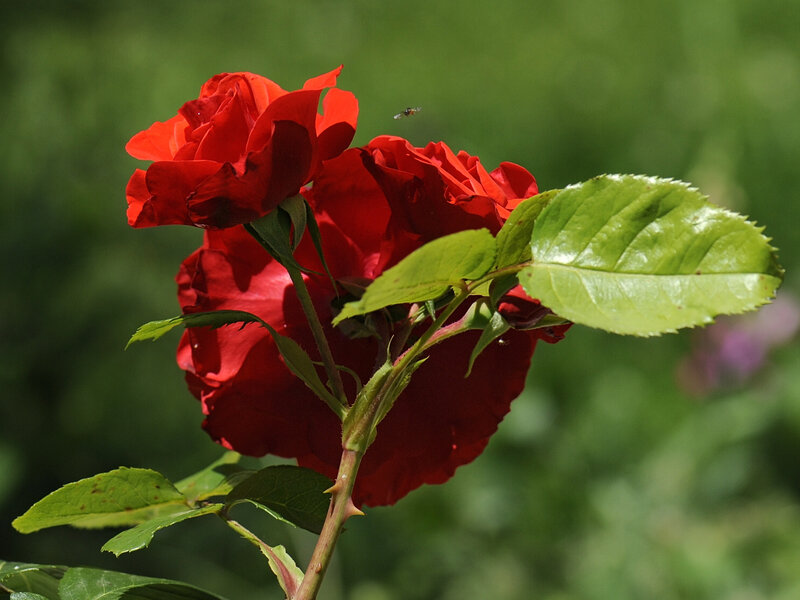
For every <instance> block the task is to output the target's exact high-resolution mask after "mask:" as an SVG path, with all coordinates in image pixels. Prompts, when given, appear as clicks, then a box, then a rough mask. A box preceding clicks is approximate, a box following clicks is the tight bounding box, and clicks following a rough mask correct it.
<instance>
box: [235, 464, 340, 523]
mask: <svg viewBox="0 0 800 600" xmlns="http://www.w3.org/2000/svg"><path fill="white" fill-rule="evenodd" d="M332 483H333V482H331V481H330V480H329V479H328V478H327V477H325V476H324V475H320V474H319V473H317V472H316V471H313V470H311V469H305V468H303V467H295V466H292V465H275V466H271V467H266V468H264V469H261V470H260V471H258V472H257V473H254V474H253V475H251V476H250V477H248V478H247V479H246V480H244V481H242V482H241V483H240V484H238V485H237V486H236V487H235V488H233V490H232V491H231V493H230V494H228V496H227V497H226V499H225V502H226V503H227V504H228V505H230V506H232V505H234V504H237V503H239V502H251V503H252V504H254V505H256V506H258V507H259V508H261V509H263V510H265V511H266V512H268V513H269V514H270V515H272V516H273V517H275V518H276V519H279V520H281V521H284V522H286V523H290V524H291V525H295V526H297V527H302V528H303V529H307V530H308V531H311V532H313V533H319V532H320V531H321V530H322V524H323V523H324V522H325V516H326V515H327V512H328V504H329V503H330V497H329V496H328V495H327V494H326V493H325V490H327V489H328V488H329V487H331V485H332Z"/></svg>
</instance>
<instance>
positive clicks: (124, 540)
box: [101, 504, 223, 556]
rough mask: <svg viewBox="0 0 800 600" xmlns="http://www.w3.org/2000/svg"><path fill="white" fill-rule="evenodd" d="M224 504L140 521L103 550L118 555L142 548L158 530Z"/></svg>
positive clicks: (217, 510)
mask: <svg viewBox="0 0 800 600" xmlns="http://www.w3.org/2000/svg"><path fill="white" fill-rule="evenodd" d="M222 507H223V505H222V504H208V505H206V506H201V507H198V508H189V509H186V510H183V511H180V512H174V513H170V514H168V515H163V516H160V517H156V518H155V519H150V520H148V521H145V522H144V523H139V525H137V526H136V527H133V528H131V529H126V530H125V531H123V532H122V533H118V534H117V535H115V536H114V537H113V538H111V539H110V540H108V541H107V542H106V543H105V544H104V545H103V547H102V548H101V550H104V551H106V552H111V553H113V554H115V555H116V556H119V555H120V554H124V553H125V552H133V551H135V550H141V549H142V548H146V547H147V546H149V545H150V542H151V541H152V539H153V536H154V535H155V534H156V532H157V531H160V530H161V529H164V528H166V527H170V526H172V525H175V524H176V523H180V522H181V521H185V520H187V519H193V518H195V517H201V516H203V515H208V514H213V513H217V512H219V511H220V510H221V509H222Z"/></svg>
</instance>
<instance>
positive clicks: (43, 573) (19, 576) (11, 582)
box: [0, 561, 67, 600]
mask: <svg viewBox="0 0 800 600" xmlns="http://www.w3.org/2000/svg"><path fill="white" fill-rule="evenodd" d="M66 572H67V567H62V566H58V565H35V564H30V563H18V562H5V561H0V585H2V586H4V587H5V588H7V589H9V590H11V591H12V592H31V593H34V594H40V595H41V596H43V597H45V598H47V599H48V600H58V598H59V596H58V582H59V581H60V580H61V578H62V577H63V576H64V573H66Z"/></svg>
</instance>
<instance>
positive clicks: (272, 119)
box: [247, 90, 320, 152]
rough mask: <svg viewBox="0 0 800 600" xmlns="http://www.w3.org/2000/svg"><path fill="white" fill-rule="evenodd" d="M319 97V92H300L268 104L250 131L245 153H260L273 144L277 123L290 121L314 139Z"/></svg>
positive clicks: (289, 94) (291, 93) (290, 93)
mask: <svg viewBox="0 0 800 600" xmlns="http://www.w3.org/2000/svg"><path fill="white" fill-rule="evenodd" d="M319 95H320V91H319V90H300V91H297V92H289V93H288V94H286V95H284V96H281V97H280V98H278V99H277V100H275V101H274V102H272V103H270V105H269V106H267V109H266V110H265V111H264V112H263V113H262V115H261V116H260V117H259V118H258V120H257V121H256V122H255V124H254V125H253V129H252V130H251V131H250V138H249V139H248V141H247V151H248V152H260V151H262V150H263V149H264V148H265V147H266V146H267V144H270V143H273V144H274V142H273V141H272V138H273V137H274V128H275V123H276V122H277V121H292V122H294V123H296V124H297V125H299V126H300V127H302V128H303V129H305V130H306V131H307V132H308V134H307V136H308V137H309V138H311V139H316V131H317V128H316V122H317V106H318V105H319Z"/></svg>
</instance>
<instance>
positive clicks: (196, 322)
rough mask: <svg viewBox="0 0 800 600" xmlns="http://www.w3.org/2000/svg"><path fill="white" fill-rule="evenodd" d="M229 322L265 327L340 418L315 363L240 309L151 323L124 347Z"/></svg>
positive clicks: (286, 358)
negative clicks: (179, 329)
mask: <svg viewBox="0 0 800 600" xmlns="http://www.w3.org/2000/svg"><path fill="white" fill-rule="evenodd" d="M231 323H244V324H246V323H259V324H260V325H261V326H262V327H264V328H265V329H266V330H267V331H268V332H269V334H270V335H271V336H272V339H273V341H274V342H275V345H276V346H277V348H278V351H279V352H280V353H281V356H282V357H283V360H284V362H285V363H286V366H287V367H288V369H289V370H290V371H291V372H292V373H294V374H295V375H296V376H297V377H299V378H300V379H301V380H302V381H303V382H304V383H305V384H306V385H307V386H308V387H309V389H311V391H313V392H314V393H315V394H316V395H317V396H319V397H320V398H322V399H323V400H324V401H325V402H326V403H328V405H329V406H331V408H333V409H334V411H335V412H337V414H339V416H340V417H341V416H342V414H341V411H342V406H341V404H340V403H339V402H338V401H337V400H336V398H335V397H334V396H333V394H331V393H330V391H328V388H326V387H325V384H323V383H322V380H321V379H320V378H319V374H318V373H317V370H316V369H315V368H314V363H313V362H312V361H311V359H310V358H309V356H308V354H306V352H305V350H303V349H302V348H301V347H300V345H299V344H298V343H297V342H295V341H294V340H292V339H291V338H288V337H286V336H285V335H281V334H279V333H278V332H277V331H276V330H275V329H274V328H273V327H271V326H270V325H269V323H267V322H266V321H264V320H262V319H260V318H259V317H257V316H256V315H254V314H251V313H249V312H245V311H243V310H215V311H211V312H201V313H192V314H188V315H179V316H177V317H172V318H171V319H163V320H161V321H151V322H150V323H145V324H144V325H142V326H141V327H139V329H137V330H136V333H134V334H133V336H132V337H131V339H130V340H128V344H127V346H125V347H126V348H127V347H128V346H130V345H131V344H132V343H133V342H139V341H142V340H157V339H158V338H160V337H161V336H162V335H164V334H165V333H167V332H169V331H171V330H172V329H174V328H175V327H178V326H179V325H185V326H186V327H221V326H223V325H230V324H231Z"/></svg>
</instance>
